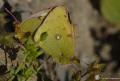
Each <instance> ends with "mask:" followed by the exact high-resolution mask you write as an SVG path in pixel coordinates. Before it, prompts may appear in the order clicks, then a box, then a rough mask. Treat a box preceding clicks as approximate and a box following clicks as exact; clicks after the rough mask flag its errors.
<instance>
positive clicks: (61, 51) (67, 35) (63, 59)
mask: <svg viewBox="0 0 120 81" xmlns="http://www.w3.org/2000/svg"><path fill="white" fill-rule="evenodd" d="M19 27H20V28H18V29H17V32H18V31H21V32H22V33H26V32H30V33H31V34H32V37H33V40H34V42H35V43H37V44H38V45H39V46H40V47H41V48H42V49H43V50H44V51H45V52H46V53H47V54H49V55H51V56H52V57H53V58H54V59H55V61H57V62H60V63H62V64H67V63H69V62H70V59H71V58H72V57H73V55H74V45H75V44H74V31H73V25H72V24H71V23H70V20H69V17H68V12H67V10H66V9H65V8H64V7H62V6H58V7H55V8H52V9H50V10H48V11H47V14H46V15H44V16H39V17H34V18H30V19H28V20H26V21H24V22H22V23H21V24H20V25H19ZM18 34H20V33H19V32H18ZM19 36H20V35H19Z"/></svg>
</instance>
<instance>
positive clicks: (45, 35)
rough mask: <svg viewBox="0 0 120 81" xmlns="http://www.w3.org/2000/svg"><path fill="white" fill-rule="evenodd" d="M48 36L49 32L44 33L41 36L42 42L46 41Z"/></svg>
mask: <svg viewBox="0 0 120 81" xmlns="http://www.w3.org/2000/svg"><path fill="white" fill-rule="evenodd" d="M47 36H48V33H47V32H43V33H42V34H41V35H40V41H44V40H45V39H46V38H47Z"/></svg>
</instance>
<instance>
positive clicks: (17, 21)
mask: <svg viewBox="0 0 120 81" xmlns="http://www.w3.org/2000/svg"><path fill="white" fill-rule="evenodd" d="M5 11H6V12H7V13H9V14H10V15H11V16H12V17H13V19H14V20H15V21H16V23H20V21H19V20H18V19H17V18H16V17H15V16H14V15H13V14H12V13H11V12H10V11H9V10H8V9H7V8H5Z"/></svg>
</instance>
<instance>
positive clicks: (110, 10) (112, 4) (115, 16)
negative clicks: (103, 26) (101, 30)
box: [101, 0, 120, 25]
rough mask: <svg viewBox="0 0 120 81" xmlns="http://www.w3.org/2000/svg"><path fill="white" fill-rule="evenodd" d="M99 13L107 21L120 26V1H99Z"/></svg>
mask: <svg viewBox="0 0 120 81" xmlns="http://www.w3.org/2000/svg"><path fill="white" fill-rule="evenodd" d="M101 11H102V14H103V16H104V17H105V18H106V19H107V20H109V21H110V22H113V23H115V24H118V25H120V0H101Z"/></svg>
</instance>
